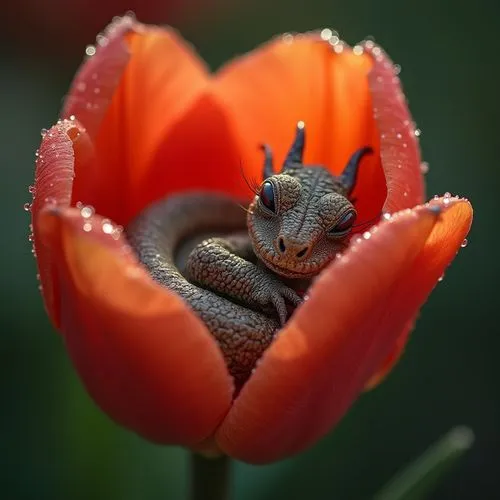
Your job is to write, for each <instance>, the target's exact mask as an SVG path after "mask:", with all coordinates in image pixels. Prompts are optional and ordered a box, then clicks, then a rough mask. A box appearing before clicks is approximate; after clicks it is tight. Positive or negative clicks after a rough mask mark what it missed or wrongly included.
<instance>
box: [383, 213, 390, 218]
mask: <svg viewBox="0 0 500 500" xmlns="http://www.w3.org/2000/svg"><path fill="white" fill-rule="evenodd" d="M382 217H383V218H384V219H385V220H391V214H389V213H385V214H384V215H383V216H382Z"/></svg>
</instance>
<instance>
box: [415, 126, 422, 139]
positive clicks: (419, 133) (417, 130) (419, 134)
mask: <svg viewBox="0 0 500 500" xmlns="http://www.w3.org/2000/svg"><path fill="white" fill-rule="evenodd" d="M413 133H414V134H415V137H420V136H421V135H422V131H421V130H420V129H419V128H416V129H415V131H414V132H413Z"/></svg>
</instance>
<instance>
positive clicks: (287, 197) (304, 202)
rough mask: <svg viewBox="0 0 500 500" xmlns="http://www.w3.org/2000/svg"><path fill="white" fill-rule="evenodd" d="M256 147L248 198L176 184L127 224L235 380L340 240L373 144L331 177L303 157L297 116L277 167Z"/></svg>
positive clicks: (155, 273) (139, 249) (247, 370)
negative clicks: (256, 182)
mask: <svg viewBox="0 0 500 500" xmlns="http://www.w3.org/2000/svg"><path fill="white" fill-rule="evenodd" d="M263 149H264V153H265V163H264V175H263V177H264V181H263V182H262V184H261V186H260V188H259V189H258V190H256V192H255V197H254V199H253V200H252V201H251V203H250V205H249V206H248V207H245V206H242V205H241V204H240V203H239V202H238V200H235V199H233V198H231V197H228V196H227V195H224V194H219V193H208V192H205V193H182V194H178V195H175V196H172V197H169V198H167V199H165V200H160V201H158V202H156V203H154V204H153V205H152V206H150V207H148V208H147V209H146V210H144V211H143V212H142V213H141V214H140V215H139V216H138V217H137V218H136V219H135V220H134V221H133V222H132V223H131V224H130V225H129V226H128V228H127V235H128V238H129V241H130V244H131V245H132V247H133V248H134V249H135V251H136V253H137V255H138V257H139V260H140V261H141V262H142V263H143V264H144V265H145V266H146V268H147V269H148V270H149V272H150V274H151V276H152V277H153V279H155V280H156V281H157V282H158V283H160V284H162V285H163V286H166V287H167V288H168V289H170V290H171V291H173V292H175V293H177V294H178V295H179V296H180V297H181V298H182V299H184V301H185V302H187V304H188V305H189V306H190V307H191V308H192V310H193V311H194V312H195V313H196V314H197V315H198V317H199V318H200V319H201V320H202V321H203V322H204V323H205V325H206V326H207V328H208V329H209V331H210V332H211V334H212V335H213V336H214V338H215V339H216V340H217V342H218V343H219V346H220V348H221V351H222V353H223V355H224V357H225V359H226V363H227V366H228V369H229V372H230V373H231V374H232V375H233V377H234V378H235V381H236V383H237V385H241V384H242V383H244V381H245V380H246V379H247V378H248V377H249V375H250V374H251V372H252V370H253V368H254V367H255V364H256V363H257V361H258V360H259V358H260V357H261V356H262V354H263V353H264V351H265V350H266V349H267V347H268V346H269V345H270V343H271V342H272V341H273V339H274V337H275V335H276V332H277V331H278V329H279V328H280V327H281V326H283V325H284V324H285V322H286V321H287V318H288V316H289V311H290V309H291V308H292V310H293V307H296V306H298V305H299V304H300V303H301V301H302V298H301V296H300V295H299V293H297V290H298V289H301V290H302V291H303V290H304V283H306V284H307V283H310V281H311V280H312V278H313V277H314V276H316V275H317V274H318V273H319V272H321V270H322V269H324V268H325V267H326V266H327V265H328V264H329V263H330V262H331V261H332V260H333V259H334V258H335V256H336V255H337V254H338V252H341V251H342V250H343V249H344V248H345V247H346V246H347V242H348V236H349V233H350V231H351V228H352V227H353V224H354V221H355V219H356V210H355V208H354V206H353V204H352V203H351V202H350V201H349V195H350V193H351V191H352V189H353V187H354V184H355V180H356V173H357V169H358V165H359V162H360V160H361V158H362V157H363V156H364V155H365V154H366V153H369V152H371V150H370V148H361V149H360V150H358V151H356V152H355V153H354V154H353V155H352V157H351V159H350V160H349V162H348V164H347V166H346V167H345V169H344V171H343V173H342V175H341V176H338V177H337V176H335V175H333V174H331V173H330V172H329V171H328V170H327V169H326V168H324V167H322V166H312V167H311V166H304V165H303V163H302V155H303V149H304V128H303V124H300V123H299V125H298V127H297V132H296V137H295V140H294V142H293V144H292V146H291V148H290V151H289V153H288V155H287V157H286V159H285V162H284V165H283V168H282V170H281V171H280V172H279V173H274V168H273V165H272V153H271V149H270V148H269V147H268V146H264V147H263ZM196 238H197V240H196ZM189 243H190V244H189ZM186 248H187V249H188V250H187V251H186Z"/></svg>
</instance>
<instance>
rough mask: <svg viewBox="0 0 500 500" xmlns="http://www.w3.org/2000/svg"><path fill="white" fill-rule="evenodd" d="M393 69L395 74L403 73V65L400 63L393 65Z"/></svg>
mask: <svg viewBox="0 0 500 500" xmlns="http://www.w3.org/2000/svg"><path fill="white" fill-rule="evenodd" d="M393 69H394V74H395V75H399V73H401V66H400V65H399V64H395V65H394V66H393Z"/></svg>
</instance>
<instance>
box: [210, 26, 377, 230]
mask: <svg viewBox="0 0 500 500" xmlns="http://www.w3.org/2000/svg"><path fill="white" fill-rule="evenodd" d="M292 39H293V41H292ZM336 47H337V48H335V46H334V47H332V45H331V44H330V43H328V42H327V41H325V40H322V39H321V38H320V36H319V35H318V34H306V35H297V36H295V37H292V35H286V36H283V37H281V38H279V39H276V40H275V41H273V42H271V43H268V44H266V45H264V46H263V47H261V48H260V49H257V50H255V51H253V52H252V53H251V54H249V55H247V56H245V57H243V58H240V59H236V60H235V61H234V62H232V63H230V64H229V65H228V66H227V67H226V68H224V69H223V70H222V71H221V72H220V73H219V74H218V75H217V76H216V79H215V82H214V85H213V87H214V91H215V92H217V95H218V96H219V97H220V100H221V102H222V103H224V104H225V106H226V109H227V111H228V113H230V114H231V115H232V116H233V119H234V123H235V124H236V126H237V127H238V131H239V137H240V149H241V151H242V152H243V159H242V165H243V168H244V170H245V172H246V173H247V175H248V176H249V177H251V178H255V179H257V180H258V181H261V180H262V165H263V157H262V153H261V151H260V150H259V145H260V144H262V143H267V144H269V145H270V146H271V148H272V149H273V151H274V153H275V155H274V156H275V165H276V168H280V166H281V164H282V162H283V160H284V158H285V155H286V152H287V151H288V149H289V147H290V145H291V143H292V140H293V137H294V134H295V126H296V123H297V122H298V121H299V120H303V121H304V122H305V124H306V135H307V144H306V150H305V162H306V163H308V164H323V165H325V166H327V167H328V168H329V169H330V170H331V171H332V172H334V173H337V174H338V173H339V172H341V171H342V170H343V168H344V166H345V165H346V163H347V161H348V160H349V158H350V157H351V155H352V154H353V153H354V151H356V150H357V149H359V148H361V147H363V146H371V147H372V148H373V149H374V150H375V154H373V155H370V156H367V157H365V158H364V159H363V160H362V165H361V168H360V173H359V176H358V182H357V186H356V189H355V191H354V193H353V198H355V199H356V200H357V201H356V206H357V209H358V215H359V220H360V221H366V220H369V219H371V218H373V217H375V216H377V215H378V214H379V213H380V211H381V209H382V205H383V202H384V200H385V197H386V188H385V179H384V175H383V171H382V168H381V164H380V155H379V137H378V131H377V129H376V127H375V121H374V119H373V111H372V103H371V97H370V90H369V87H368V79H367V74H368V73H369V71H370V68H371V66H372V59H371V58H370V57H369V56H367V55H363V54H362V53H360V51H358V50H356V51H353V50H352V49H350V48H349V47H347V46H345V47H344V46H343V45H341V44H338V45H337V46H336ZM340 47H343V49H342V51H340V50H339V49H340ZM361 52H362V50H361ZM358 54H359V55H358Z"/></svg>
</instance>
